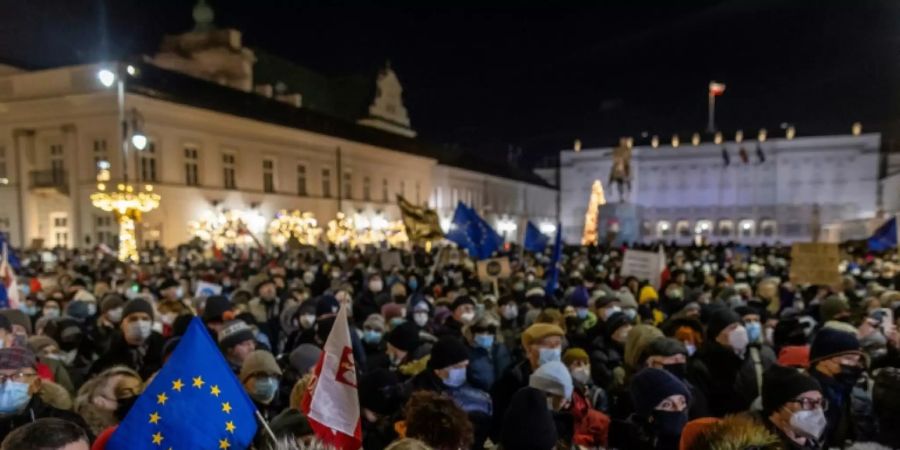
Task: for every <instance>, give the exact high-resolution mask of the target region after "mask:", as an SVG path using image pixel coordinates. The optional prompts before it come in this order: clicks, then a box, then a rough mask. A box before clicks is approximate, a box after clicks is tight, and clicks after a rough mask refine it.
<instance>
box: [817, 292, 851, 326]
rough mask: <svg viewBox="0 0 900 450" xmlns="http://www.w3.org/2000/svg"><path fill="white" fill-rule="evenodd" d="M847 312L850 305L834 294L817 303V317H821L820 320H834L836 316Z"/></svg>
mask: <svg viewBox="0 0 900 450" xmlns="http://www.w3.org/2000/svg"><path fill="white" fill-rule="evenodd" d="M849 313H850V305H849V304H848V303H847V302H846V301H844V300H843V299H842V298H840V297H838V296H836V295H832V296H830V297H828V298H826V299H825V300H822V304H821V305H819V317H821V319H822V322H828V321H829V320H834V318H835V317H837V316H840V315H847V314H849Z"/></svg>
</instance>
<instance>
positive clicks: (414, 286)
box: [406, 278, 419, 291]
mask: <svg viewBox="0 0 900 450" xmlns="http://www.w3.org/2000/svg"><path fill="white" fill-rule="evenodd" d="M406 285H407V286H409V290H410V291H415V290H416V289H418V288H419V280H417V279H415V278H410V279H409V281H407V282H406Z"/></svg>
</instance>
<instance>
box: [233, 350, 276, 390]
mask: <svg viewBox="0 0 900 450" xmlns="http://www.w3.org/2000/svg"><path fill="white" fill-rule="evenodd" d="M259 373H265V374H275V375H278V376H279V377H280V376H281V368H280V367H278V363H277V362H275V357H274V356H272V354H271V353H269V352H267V351H265V350H254V351H252V352H251V353H250V354H249V355H247V359H245V360H244V364H243V365H242V366H241V383H243V382H245V381H247V378H250V377H251V376H253V375H256V374H259Z"/></svg>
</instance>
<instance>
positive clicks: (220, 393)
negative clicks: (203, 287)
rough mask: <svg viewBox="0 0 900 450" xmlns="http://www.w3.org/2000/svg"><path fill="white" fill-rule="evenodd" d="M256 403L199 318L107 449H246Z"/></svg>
mask: <svg viewBox="0 0 900 450" xmlns="http://www.w3.org/2000/svg"><path fill="white" fill-rule="evenodd" d="M255 413H256V407H255V406H253V402H252V401H251V400H250V397H249V396H248V395H247V393H246V392H245V391H244V388H243V386H241V384H240V382H238V380H237V377H235V376H234V373H233V372H232V371H231V369H230V368H229V367H228V363H226V362H225V358H224V357H223V356H222V353H221V352H220V351H219V349H218V347H217V346H216V344H215V343H213V340H212V338H211V337H210V336H209V333H208V332H207V331H206V327H204V326H203V322H201V321H200V319H198V318H196V317H195V318H194V319H193V320H191V323H190V325H189V326H188V329H187V333H185V334H184V336H183V337H182V338H181V341H180V342H179V343H178V346H177V347H176V348H175V351H174V352H172V356H171V357H169V360H168V361H166V364H165V365H164V366H163V368H162V369H160V371H159V373H157V374H156V377H155V378H154V379H153V382H152V383H150V385H149V386H147V389H145V390H144V392H143V394H141V396H140V397H139V398H138V399H137V401H136V402H135V404H134V406H133V407H132V408H131V411H129V412H128V415H127V416H126V417H125V420H123V421H122V423H120V424H119V428H117V429H116V431H115V433H113V435H112V437H111V438H110V440H109V442H108V443H107V444H106V449H107V450H126V449H128V450H136V449H153V450H206V449H208V450H244V449H246V448H247V447H249V446H250V444H251V443H252V442H253V437H254V436H255V435H256V416H255Z"/></svg>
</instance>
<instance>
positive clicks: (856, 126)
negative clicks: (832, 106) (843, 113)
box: [850, 122, 862, 136]
mask: <svg viewBox="0 0 900 450" xmlns="http://www.w3.org/2000/svg"><path fill="white" fill-rule="evenodd" d="M850 131H851V132H852V133H853V135H854V136H859V135H860V134H862V123H861V122H853V125H852V126H851V127H850Z"/></svg>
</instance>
